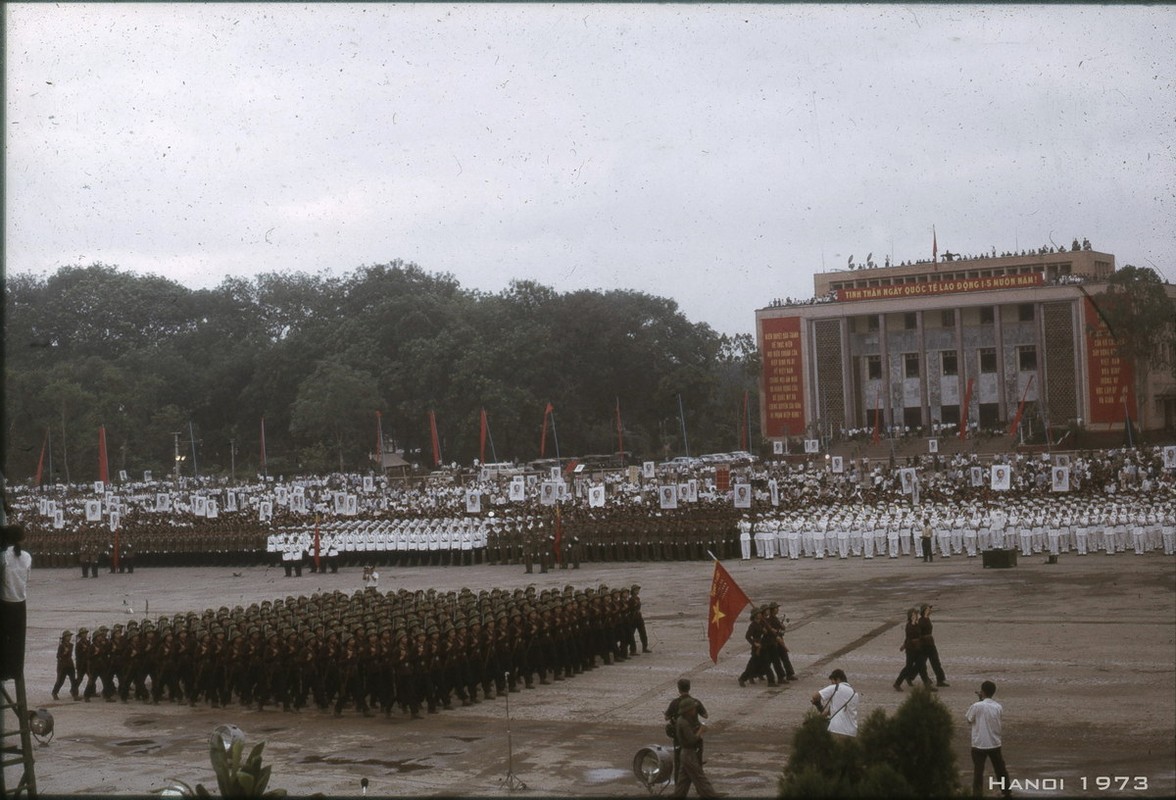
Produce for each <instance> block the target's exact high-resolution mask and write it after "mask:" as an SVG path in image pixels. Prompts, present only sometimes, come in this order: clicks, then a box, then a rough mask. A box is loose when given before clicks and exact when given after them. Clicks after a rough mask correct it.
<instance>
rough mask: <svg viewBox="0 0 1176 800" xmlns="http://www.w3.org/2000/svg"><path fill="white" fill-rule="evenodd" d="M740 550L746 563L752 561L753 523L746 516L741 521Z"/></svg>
mask: <svg viewBox="0 0 1176 800" xmlns="http://www.w3.org/2000/svg"><path fill="white" fill-rule="evenodd" d="M739 550H740V553H741V554H742V557H743V560H744V561H750V560H751V522H749V521H748V519H747V515H746V514H744V515H743V517H742V518H741V519H740V520H739Z"/></svg>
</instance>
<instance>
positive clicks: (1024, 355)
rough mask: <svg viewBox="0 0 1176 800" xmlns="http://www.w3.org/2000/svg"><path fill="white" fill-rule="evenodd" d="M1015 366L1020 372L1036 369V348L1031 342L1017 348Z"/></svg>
mask: <svg viewBox="0 0 1176 800" xmlns="http://www.w3.org/2000/svg"><path fill="white" fill-rule="evenodd" d="M1017 368H1018V369H1019V370H1021V372H1036V371H1037V348H1036V347H1035V346H1033V345H1031V344H1027V345H1025V346H1024V347H1018V348H1017Z"/></svg>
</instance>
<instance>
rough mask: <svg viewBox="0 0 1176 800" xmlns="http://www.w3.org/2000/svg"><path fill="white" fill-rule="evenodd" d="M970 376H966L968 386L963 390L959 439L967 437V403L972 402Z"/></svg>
mask: <svg viewBox="0 0 1176 800" xmlns="http://www.w3.org/2000/svg"><path fill="white" fill-rule="evenodd" d="M972 380H973V379H972V378H968V388H967V389H965V390H964V407H963V408H962V409H960V440H961V441H962V440H964V439H967V438H968V405H969V404H970V403H971V402H972Z"/></svg>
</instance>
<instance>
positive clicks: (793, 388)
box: [760, 317, 804, 439]
mask: <svg viewBox="0 0 1176 800" xmlns="http://www.w3.org/2000/svg"><path fill="white" fill-rule="evenodd" d="M760 330H761V334H762V339H761V341H762V342H763V351H764V352H763V357H764V412H765V414H766V420H765V426H764V436H765V437H767V438H769V439H772V438H777V437H780V436H797V435H800V434H802V433H804V368H803V366H802V362H803V359H802V358H801V353H800V317H775V318H768V319H764V320H762V321H761V322H760Z"/></svg>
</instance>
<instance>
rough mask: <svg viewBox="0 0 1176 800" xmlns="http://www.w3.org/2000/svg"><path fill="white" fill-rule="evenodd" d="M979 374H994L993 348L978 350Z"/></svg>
mask: <svg viewBox="0 0 1176 800" xmlns="http://www.w3.org/2000/svg"><path fill="white" fill-rule="evenodd" d="M980 372H981V373H982V374H992V373H994V372H996V348H995V347H982V348H980Z"/></svg>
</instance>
